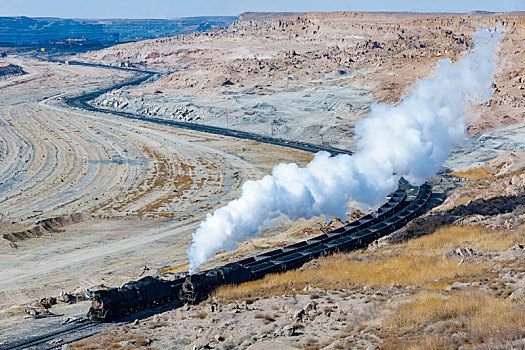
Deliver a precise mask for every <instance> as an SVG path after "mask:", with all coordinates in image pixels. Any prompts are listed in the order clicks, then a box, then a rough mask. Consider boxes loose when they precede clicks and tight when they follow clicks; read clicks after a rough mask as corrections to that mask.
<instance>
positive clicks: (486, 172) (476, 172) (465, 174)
mask: <svg viewBox="0 0 525 350" xmlns="http://www.w3.org/2000/svg"><path fill="white" fill-rule="evenodd" d="M450 175H452V176H456V177H459V178H462V179H469V180H481V179H486V178H488V177H491V176H492V175H493V172H492V171H491V170H490V169H489V168H472V169H468V170H465V171H453V172H451V173H450Z"/></svg>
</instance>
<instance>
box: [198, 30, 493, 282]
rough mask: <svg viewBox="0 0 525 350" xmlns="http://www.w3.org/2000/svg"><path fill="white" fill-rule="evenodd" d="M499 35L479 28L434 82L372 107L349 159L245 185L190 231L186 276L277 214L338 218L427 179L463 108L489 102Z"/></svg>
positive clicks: (318, 158) (455, 135) (278, 170)
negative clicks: (353, 206)
mask: <svg viewBox="0 0 525 350" xmlns="http://www.w3.org/2000/svg"><path fill="white" fill-rule="evenodd" d="M499 37H500V34H499V33H498V31H497V30H495V31H492V32H491V31H489V30H487V29H479V30H478V32H477V33H476V35H475V37H474V49H473V50H472V51H471V52H469V53H468V54H467V55H466V56H465V57H464V58H462V59H461V60H460V61H459V62H458V63H457V64H451V62H450V61H449V60H448V59H445V60H441V61H439V63H438V66H437V69H436V72H435V74H434V75H433V77H431V78H427V79H424V80H421V81H419V82H418V83H417V84H415V86H413V87H412V89H411V91H412V93H411V95H410V96H408V97H406V98H404V99H403V100H402V101H401V102H400V103H399V104H398V105H396V106H388V105H381V104H377V105H374V106H373V107H372V109H371V112H370V115H369V117H368V118H367V119H365V120H362V121H361V122H360V123H358V125H357V127H356V131H357V134H358V135H359V140H358V143H357V151H356V153H355V154H354V155H353V156H349V155H338V156H335V157H331V156H330V155H329V154H328V153H326V152H319V153H317V154H316V155H315V158H314V159H313V160H312V161H311V162H310V163H309V164H308V165H307V166H306V167H305V168H299V167H298V166H297V164H279V165H277V166H275V167H274V168H273V171H272V175H267V176H265V177H264V178H262V179H261V180H257V181H247V182H246V183H245V184H244V185H243V187H242V195H241V197H240V198H239V199H235V200H233V201H231V202H230V203H228V204H227V205H226V206H224V207H222V208H219V209H218V210H217V211H215V213H213V215H211V214H208V215H207V216H206V220H205V221H203V222H202V223H201V224H200V226H199V228H198V229H197V230H196V231H195V232H194V234H193V243H192V245H191V247H190V248H189V249H188V254H189V260H190V266H189V270H190V273H193V272H194V271H195V270H196V269H197V268H198V267H199V266H200V265H201V264H203V263H205V262H207V261H208V259H209V258H210V257H212V256H213V255H214V254H215V253H216V252H217V251H219V250H220V249H228V250H233V249H235V247H236V243H238V242H242V241H244V240H246V239H247V238H250V237H253V236H256V235H257V234H259V230H260V228H261V227H270V226H273V225H275V224H277V223H278V222H279V220H280V219H281V218H282V217H284V216H286V217H288V218H289V219H290V220H297V219H299V218H311V217H314V216H319V215H324V216H326V217H327V218H328V219H330V218H332V217H335V216H337V217H341V218H342V217H345V213H346V211H347V209H348V202H349V199H350V198H352V200H354V201H356V202H358V203H359V205H361V206H376V205H378V204H380V203H381V202H382V201H384V200H385V196H386V195H388V193H390V192H392V191H393V190H395V188H396V186H397V183H398V180H399V177H400V176H403V177H404V178H405V179H407V180H408V181H410V182H411V183H412V184H414V185H420V184H422V183H423V182H424V181H425V179H426V178H428V177H429V176H432V175H434V174H435V173H436V172H437V171H438V170H439V169H440V168H441V166H442V164H443V162H444V160H445V158H446V157H447V155H448V154H449V151H450V149H451V147H452V146H453V145H456V144H458V143H460V142H461V141H462V140H463V139H464V138H465V135H466V134H465V130H466V128H465V123H466V117H465V114H464V112H465V109H466V108H467V107H468V106H469V104H471V103H474V102H480V101H482V100H483V99H486V98H488V97H490V94H491V92H492V90H491V89H490V84H491V82H492V75H493V73H494V64H493V60H494V49H495V45H496V44H497V43H498V41H499Z"/></svg>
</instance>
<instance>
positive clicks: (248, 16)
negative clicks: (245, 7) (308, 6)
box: [239, 12, 306, 21]
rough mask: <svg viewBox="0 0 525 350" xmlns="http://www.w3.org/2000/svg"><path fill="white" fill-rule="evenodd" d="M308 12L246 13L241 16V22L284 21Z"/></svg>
mask: <svg viewBox="0 0 525 350" xmlns="http://www.w3.org/2000/svg"><path fill="white" fill-rule="evenodd" d="M305 14H306V12H244V13H241V15H240V16H239V21H256V20H264V19H283V18H290V17H298V16H303V15H305Z"/></svg>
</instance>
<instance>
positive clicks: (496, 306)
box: [384, 291, 525, 348]
mask: <svg viewBox="0 0 525 350" xmlns="http://www.w3.org/2000/svg"><path fill="white" fill-rule="evenodd" d="M524 311H525V307H524V306H523V305H520V304H517V303H514V302H511V301H509V300H505V299H501V298H496V297H493V296H490V295H487V294H484V293H481V292H473V291H470V292H467V291H462V292H458V293H454V294H450V295H443V294H439V293H435V292H428V291H425V292H421V293H419V294H418V295H416V296H415V297H414V298H413V300H412V301H410V302H409V303H408V304H406V305H404V306H401V307H400V308H399V309H398V310H396V311H395V312H394V314H393V315H391V316H390V317H389V318H388V319H387V320H386V321H385V322H384V325H385V326H388V327H404V328H413V327H418V326H422V325H423V326H426V325H428V324H431V323H435V322H439V321H445V322H446V325H447V328H448V329H449V330H451V331H454V332H458V331H462V332H465V333H467V336H468V338H469V339H473V340H478V341H486V340H494V339H500V340H509V339H515V338H516V337H522V336H524V335H525V318H524V317H523V313H524ZM431 340H432V339H430V338H429V339H427V341H429V348H432V346H430V345H431V343H432V342H431ZM436 347H437V346H436Z"/></svg>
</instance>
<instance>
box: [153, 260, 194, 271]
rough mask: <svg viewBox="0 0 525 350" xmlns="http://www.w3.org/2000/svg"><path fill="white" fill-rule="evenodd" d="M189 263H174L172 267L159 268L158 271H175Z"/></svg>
mask: <svg viewBox="0 0 525 350" xmlns="http://www.w3.org/2000/svg"><path fill="white" fill-rule="evenodd" d="M189 264H190V263H189V262H185V263H184V264H179V265H175V266H173V267H169V268H166V269H160V270H159V271H160V272H172V271H176V270H179V269H182V268H183V267H186V266H188V265H189Z"/></svg>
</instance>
